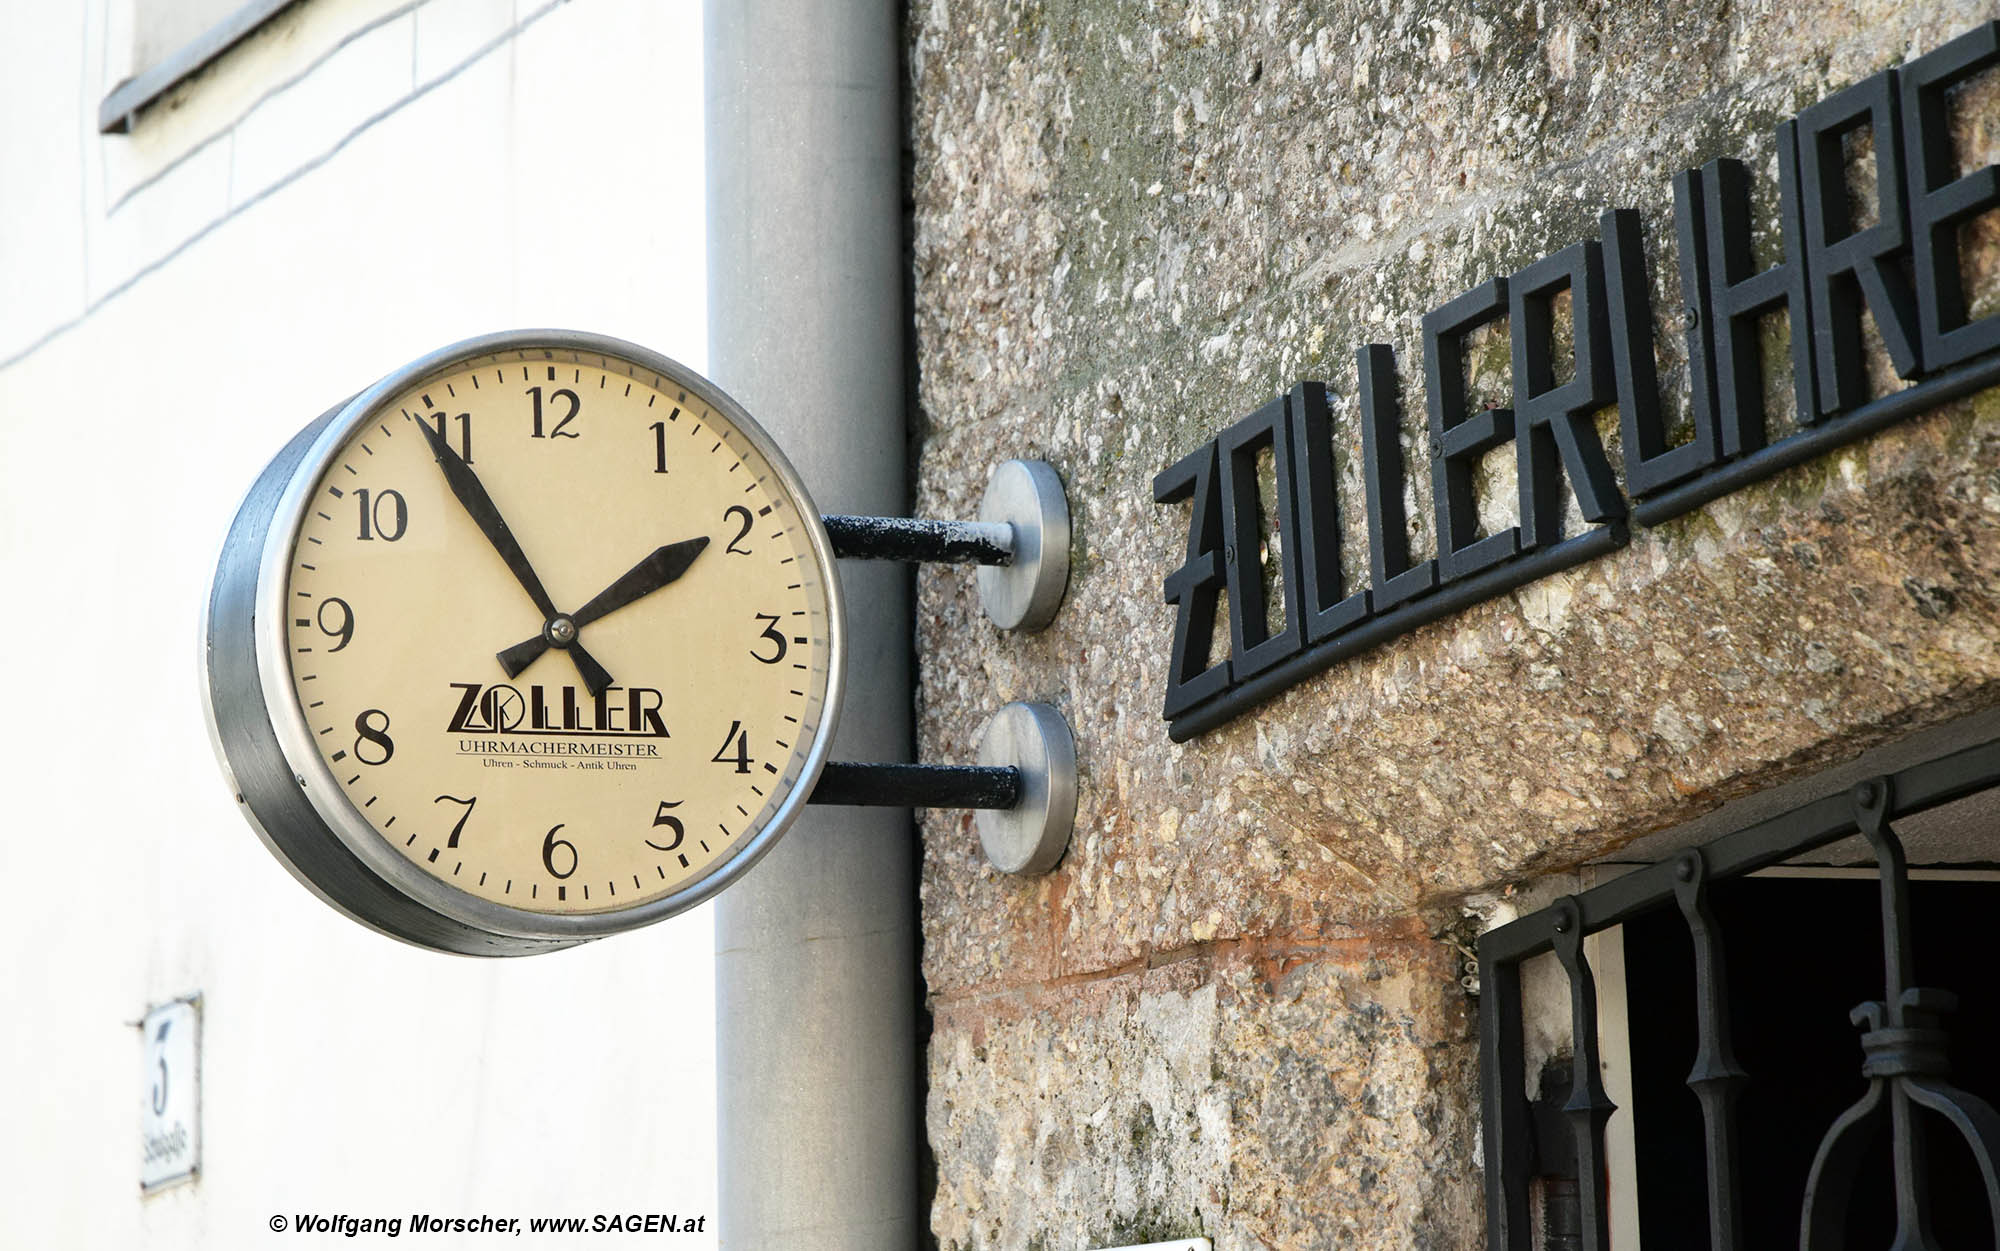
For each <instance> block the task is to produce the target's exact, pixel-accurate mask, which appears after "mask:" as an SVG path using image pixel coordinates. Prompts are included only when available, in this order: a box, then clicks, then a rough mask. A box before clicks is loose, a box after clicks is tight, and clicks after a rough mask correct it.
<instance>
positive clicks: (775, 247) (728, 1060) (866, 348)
mask: <svg viewBox="0 0 2000 1251" xmlns="http://www.w3.org/2000/svg"><path fill="white" fill-rule="evenodd" d="M900 11H901V9H900V6H899V5H896V4H891V3H884V2H883V0H874V2H873V3H862V2H860V0H708V2H707V3H706V5H705V8H704V17H703V20H704V32H705V33H704V36H703V38H704V43H705V44H706V49H705V58H704V59H705V71H706V87H705V96H706V105H707V123H706V125H707V133H708V300H709V314H708V317H709V372H710V374H711V375H712V376H713V377H714V379H715V380H716V382H717V383H719V384H720V385H721V386H722V387H723V388H724V389H725V390H727V391H728V392H729V393H730V394H732V395H733V396H735V397H736V398H737V399H738V400H740V401H741V402H742V403H743V404H744V406H745V407H746V408H748V409H749V410H750V412H751V413H752V414H754V415H755V416H756V417H757V419H758V421H760V422H761V423H763V424H764V425H765V426H766V427H767V428H768V429H769V430H770V431H771V433H772V434H773V435H774V436H775V437H776V438H777V440H778V442H779V443H780V444H782V445H783V446H784V447H785V449H786V450H787V452H788V454H789V455H790V457H791V459H792V461H793V463H794V464H795V465H797V467H798V469H799V473H800V475H801V476H802V477H803V478H804V479H805V482H806V486H807V488H808V489H809V490H810V491H811V492H812V493H813V497H814V501H815V502H816V503H817V504H818V505H819V507H820V509H821V510H822V511H823V512H828V513H862V514H872V515H876V516H896V515H900V514H901V513H902V512H904V511H905V501H906V497H907V490H906V477H905V467H904V423H903V411H904V410H903V405H904V395H903V377H904V375H903V341H904V340H903V336H904V311H903V272H902V269H903V245H902V226H901V204H902V172H901V162H900V153H901V142H900V140H901V135H900V126H901V115H900V106H899V99H898V83H899V79H898V75H899V73H900V71H899V68H898V60H897V40H898V38H899V37H900V28H899V15H900ZM840 575H841V581H842V584H843V586H844V587H845V588H846V598H847V622H848V638H849V654H848V659H847V666H848V667H847V680H848V687H847V697H846V707H845V710H844V711H843V713H842V716H841V722H840V729H839V733H838V736H837V738H836V739H835V742H834V748H833V758H834V759H837V760H908V759H909V758H910V757H909V755H908V752H909V744H910V673H909V668H910V660H909V658H910V608H909V597H908V574H907V573H906V572H905V570H904V568H903V567H902V566H899V565H895V564H892V563H886V562H873V561H871V562H846V563H844V564H843V566H842V568H841V570H840ZM916 900H917V892H916V881H915V840H914V838H913V835H912V831H911V826H910V814H909V812H908V811H907V810H902V809H896V810H883V809H872V808H855V809H828V808H824V807H820V808H811V809H808V810H807V811H806V813H805V815H804V816H803V817H801V818H800V819H799V822H798V824H797V825H796V826H795V827H793V829H792V831H791V832H790V833H789V834H787V835H786V836H785V837H784V838H783V839H782V840H781V841H780V842H779V844H778V846H777V847H776V848H775V849H774V850H773V851H772V852H771V853H770V855H768V856H767V857H765V859H764V860H763V861H762V862H760V863H759V864H758V865H757V866H756V867H755V868H754V869H753V870H751V872H750V873H748V874H747V875H745V877H744V878H743V880H742V881H741V882H739V883H738V884H737V885H735V886H734V887H732V888H731V889H729V890H727V891H725V892H723V894H722V895H720V896H719V897H718V898H717V901H716V919H715V949H716V957H715V977H716V990H715V998H716V1043H717V1046H716V1070H717V1071H716V1082H717V1087H716V1094H717V1113H718V1122H719V1126H718V1139H719V1144H718V1145H719V1166H720V1173H721V1179H720V1186H721V1189H720V1212H719V1213H718V1216H719V1222H718V1228H719V1230H720V1233H721V1245H722V1246H723V1247H725V1248H727V1251H766V1249H771V1251H775V1249H777V1248H784V1249H785V1251H811V1249H814V1248H841V1249H846V1248H854V1249H855V1251H860V1249H862V1248H867V1249H868V1251H883V1249H888V1251H895V1249H898V1248H910V1247H915V1246H916V1245H917V1244H918V1242H919V1240H920V1238H921V1236H922V1213H921V1212H920V1210H919V1206H918V1204H919V1200H918V1197H917V1158H918V1141H917V1139H918V1134H919V1109H918V1090H919V1085H918V1056H917V1037H916V1028H917V1027H916V1005H917V993H918V992H917V963H916V961H917V951H916V926H917V922H916Z"/></svg>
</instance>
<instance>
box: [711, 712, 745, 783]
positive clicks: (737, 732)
mask: <svg viewBox="0 0 2000 1251" xmlns="http://www.w3.org/2000/svg"><path fill="white" fill-rule="evenodd" d="M731 743H734V744H736V750H735V751H733V752H732V751H730V750H729V745H730V744H731ZM709 759H710V760H713V761H714V762H715V763H717V764H733V765H735V766H736V771H737V772H738V773H748V772H750V736H749V735H748V734H745V733H744V732H743V723H742V722H741V721H731V722H730V723H729V733H727V734H725V735H723V736H722V746H721V747H718V748H716V750H715V754H714V755H713V756H710V757H709Z"/></svg>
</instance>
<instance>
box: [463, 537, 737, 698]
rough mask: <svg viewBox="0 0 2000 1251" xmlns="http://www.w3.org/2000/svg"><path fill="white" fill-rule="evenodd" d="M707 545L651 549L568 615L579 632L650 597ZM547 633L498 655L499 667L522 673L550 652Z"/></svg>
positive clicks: (704, 540) (702, 540)
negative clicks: (592, 623) (631, 604)
mask: <svg viewBox="0 0 2000 1251" xmlns="http://www.w3.org/2000/svg"><path fill="white" fill-rule="evenodd" d="M707 546H708V536H707V535H702V536H700V537H697V538H692V539H683V540H682V541H681V542H679V543H668V544H665V545H663V546H661V547H657V548H654V549H653V551H652V554H651V555H649V556H647V557H646V558H645V559H644V560H642V561H640V562H639V563H638V564H636V565H634V566H632V567H631V568H630V569H628V570H626V571H625V572H624V573H623V574H621V575H619V577H618V580H617V581H615V582H613V583H612V584H611V585H610V586H607V587H605V588H604V589H603V590H602V591H599V592H598V593H597V594H596V595H595V596H593V597H592V598H591V600H590V602H589V603H587V604H585V605H584V606H583V607H581V608H579V609H577V610H576V611H575V612H574V613H572V614H571V615H570V620H571V621H572V622H574V623H575V624H576V628H578V629H582V628H583V627H584V626H587V625H589V624H590V623H591V622H593V621H596V620H597V619H598V618H600V617H604V616H607V615H609V614H611V613H614V612H616V611H618V610H619V609H620V608H623V607H625V605H627V604H629V603H631V602H632V601H633V600H636V599H641V598H643V597H645V596H647V595H651V594H652V593H653V592H654V591H657V590H659V589H660V588H661V587H663V586H666V585H667V584H668V583H670V582H673V581H674V580H675V579H677V578H679V577H680V576H681V575H682V574H684V573H686V572H687V571H688V566H690V565H692V564H694V558H695V557H697V556H699V555H701V553H702V549H703V548H705V547H707ZM549 646H550V643H549V639H548V637H547V632H546V631H545V632H543V633H542V634H538V635H536V636H535V637H534V638H531V639H523V640H522V641H521V642H519V643H516V644H514V646H512V647H510V648H508V649H507V650H505V651H503V652H501V653H500V654H499V656H500V667H501V668H502V669H505V670H506V671H507V676H508V677H510V678H511V677H514V676H515V675H516V674H518V673H520V672H521V670H523V669H525V668H527V667H528V666H529V665H531V664H533V663H534V662H535V660H536V659H537V658H538V657H540V656H541V654H542V653H543V652H545V651H547V650H548V649H549Z"/></svg>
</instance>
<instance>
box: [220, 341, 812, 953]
mask: <svg viewBox="0 0 2000 1251" xmlns="http://www.w3.org/2000/svg"><path fill="white" fill-rule="evenodd" d="M841 627H842V618H841V609H840V597H839V591H838V585H837V583H836V582H835V581H834V578H833V575H832V563H831V557H830V554H829V551H828V547H827V541H826V535H825V531H824V528H823V526H822V524H821V521H820V518H819V514H818V512H817V510H816V509H815V508H814V507H813V505H812V502H811V500H810V498H809V497H808V496H807V494H806V492H805V490H804V489H803V487H802V486H801V485H800V483H799V481H798V478H797V475H796V474H795V473H794V472H793V470H792V469H791V467H790V466H789V465H788V464H787V463H786V462H785V460H784V457H783V455H782V453H781V452H780V451H779V449H778V448H777V446H776V445H775V444H774V443H773V442H772V441H771V440H770V438H769V437H768V436H767V435H766V434H764V432H763V431H762V430H761V429H759V428H758V427H757V425H756V424H755V423H754V422H753V421H752V420H751V419H750V418H749V416H748V415H747V414H745V413H744V412H743V411H742V410H741V409H740V408H739V407H738V406H737V405H735V404H734V403H733V402H732V401H730V400H729V398H728V397H727V396H726V395H723V394H722V393H721V392H720V391H719V390H717V389H716V388H715V387H713V386H712V385H711V384H709V383H708V382H706V381H705V380H703V379H701V378H700V377H699V376H697V375H695V374H693V373H692V372H691V371H689V370H687V369H685V368H683V367H681V366H679V365H677V364H675V363H674V362H672V361H670V360H667V359H666V358H664V357H660V356H658V355H656V354H653V353H650V352H647V351H645V350H644V349H641V348H638V347H636V346H633V345H631V344H627V343H622V342H618V341H616V340H610V339H604V338H600V337H596V336H589V335H582V334H575V333H569V332H552V331H527V332H519V333H514V334H507V335H498V336H491V337H488V338H484V339H478V340H473V341H470V342H467V343H462V344H458V345H455V346H454V347H450V348H446V349H444V350H443V351H441V352H438V353H434V354H433V355H431V356H429V357H426V358H424V359H423V360H420V361H418V362H416V363H414V364H412V365H410V366H408V367H406V368H404V369H402V370H399V371H398V372H397V373H395V374H394V375H391V376H390V377H389V378H386V379H384V380H383V381H382V382H380V383H378V384H376V385H375V386H373V387H371V388H369V389H368V390H367V391H365V392H363V393H362V394H361V395H360V396H357V397H356V398H355V399H353V400H351V401H349V402H348V403H347V404H345V405H342V406H341V407H339V408H338V409H336V410H335V411H334V412H333V413H331V414H329V415H328V416H326V417H323V418H321V420H320V421H319V422H317V423H315V424H314V425H313V426H312V427H309V428H308V429H307V430H306V431H304V432H302V433H301V435H300V436H299V437H298V438H297V439H295V440H294V441H293V443H292V444H291V446H289V447H287V448H286V449H285V451H284V452H282V453H280V455H279V457H278V459H277V460H276V461H275V462H273V464H272V465H271V467H270V468H269V469H267V470H266V472H265V474H264V477H263V478H262V479H260V481H259V483H258V484H257V486H256V487H254V488H253V489H252V491H251V493H250V497H249V499H248V500H246V502H245V504H244V507H243V509H242V511H241V513H240V515H239V516H238V518H237V521H236V524H235V527H234V529H233V530H232V533H231V537H230V541H229V543H228V545H227V547H226V549H225V552H224V555H223V559H222V561H221V563H220V565H219V567H218V571H217V577H216V583H215V588H214V593H213V595H212V597H211V602H210V605H209V622H208V628H207V630H206V632H205V633H206V637H207V643H208V655H207V668H208V674H207V676H208V682H207V683H206V684H205V693H206V694H207V696H208V700H209V708H210V723H211V726H212V728H213V730H214V733H215V736H216V739H217V746H218V751H219V754H220V756H221V758H222V760H223V764H224V768H225V770H226V771H227V772H229V773H230V775H231V776H232V778H233V780H234V781H235V783H236V787H237V792H238V794H239V796H240V798H241V801H242V804H243V806H244V808H245V810H246V813H247V814H248V815H249V816H250V818H251V820H252V823H253V824H254V825H256V826H257V827H258V828H259V830H260V832H261V833H262V834H263V836H264V838H265V841H266V842H267V843H268V844H269V845H270V847H271V849H272V850H273V851H274V852H276V853H277V855H278V856H279V857H280V859H281V860H283V861H284V862H285V863H286V864H287V866H288V867H290V868H291V869H292V870H293V872H294V873H295V874H296V875H297V876H299V877H300V878H301V879H302V880H303V881H305V882H306V884H307V885H308V886H311V887H312V888H313V889H314V890H316V891H317V892H318V893H320V894H321V895H322V897H324V898H326V899H327V900H328V901H329V902H332V903H333V904H335V905H336V906H338V907H340V908H341V909H342V910H344V911H346V912H348V913H349V914H350V915H353V916H355V917H356V918H357V919H359V920H362V921H364V922H366V923H368V924H370V925H373V926H375V927H376V928H379V929H382V930H384V931H386V932H388V933H391V934H394V935H396V936H397V937H401V938H404V939H407V940H409V941H412V942H416V943H419V944H422V945H426V946H431V947H436V948H441V949H444V950H452V951H462V952H470V953H476V954H514V953H520V952H527V951H534V950H539V949H544V948H546V947H549V946H551V945H562V944H566V943H571V942H576V941H580V940H583V939H587V938H593V937H597V936H600V935H603V934H606V933H610V932H614V931H617V930H622V929H627V928H631V927H633V926H636V925H641V924H645V923H647V922H650V921H654V920H658V919H661V918H662V917H665V916H668V915H671V914H672V913H674V912H676V911H679V910H681V909H683V908H685V907H688V906H690V905H692V904H693V903H696V902H698V901H700V900H701V899H703V898H706V897H707V896H708V895H710V894H713V893H714V892H715V891H716V890H718V889H720V888H721V887H722V886H723V885H725V884H727V882H728V881H730V880H732V879H733V877H734V876H735V875H737V874H739V873H741V872H742V871H743V870H744V869H746V868H747V867H748V866H749V864H750V863H751V862H752V861H754V860H755V859H756V858H757V856H758V855H760V854H762V852H764V851H765V850H767V849H768V848H769V846H770V845H771V843H772V842H773V841H774V840H775V839H776V838H777V837H778V836H779V835H780V834H781V833H782V832H783V830H784V828H785V826H786V825H787V824H788V823H789V822H790V820H791V819H792V817H793V816H794V815H795V814H796V812H797V809H798V808H799V806H800V805H801V804H802V803H803V802H804V800H805V797H806V796H807V794H808V793H809V792H810V791H811V788H812V785H813V783H814V781H815V780H816V778H817V776H818V773H819V769H820V766H821V764H822V763H823V761H824V758H825V754H826V745H827V742H828V740H829V737H830V733H831V729H832V725H833V722H834V719H835V717H836V716H837V713H838V709H839V696H840V678H841V658H842V631H841Z"/></svg>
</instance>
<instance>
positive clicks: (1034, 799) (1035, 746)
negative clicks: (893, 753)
mask: <svg viewBox="0 0 2000 1251" xmlns="http://www.w3.org/2000/svg"><path fill="white" fill-rule="evenodd" d="M806 802H807V803H813V804H843V805H849V806H856V807H864V808H871V807H873V808H971V809H973V810H974V811H976V812H977V813H978V814H979V816H978V824H979V845H980V847H981V848H983V849H984V850H985V852H986V859H987V861H988V862H989V863H991V864H992V865H993V867H994V868H996V869H1000V870H1002V871H1003V872H1007V873H1018V874H1022V875H1024V876H1025V875H1031V874H1037V873H1047V872H1048V871H1049V870H1050V869H1052V868H1054V867H1055V864H1056V861H1058V860H1060V859H1062V854H1063V851H1064V850H1065V849H1066V848H1067V847H1068V846H1069V835H1070V830H1071V828H1072V827H1074V826H1075V824H1076V740H1075V738H1074V737H1073V736H1072V735H1071V734H1070V732H1069V722H1067V721H1064V720H1063V717H1062V714H1061V713H1059V712H1057V711H1056V710H1055V709H1054V708H1052V707H1050V706H1049V705H1048V704H1023V703H1013V704H1008V705H1007V706H1006V707H1004V708H1002V709H1001V710H1000V711H999V712H996V713H994V714H993V720H991V721H990V722H988V723H987V725H986V732H985V734H983V735H982V736H981V737H980V740H979V763H978V764H976V765H926V764H858V763H854V762H851V761H837V762H833V763H829V764H827V765H826V766H825V767H824V768H823V769H822V770H821V771H820V775H819V782H818V783H817V784H816V785H815V786H814V787H813V792H812V795H811V796H810V797H809V798H808V799H807V800H806Z"/></svg>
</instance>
